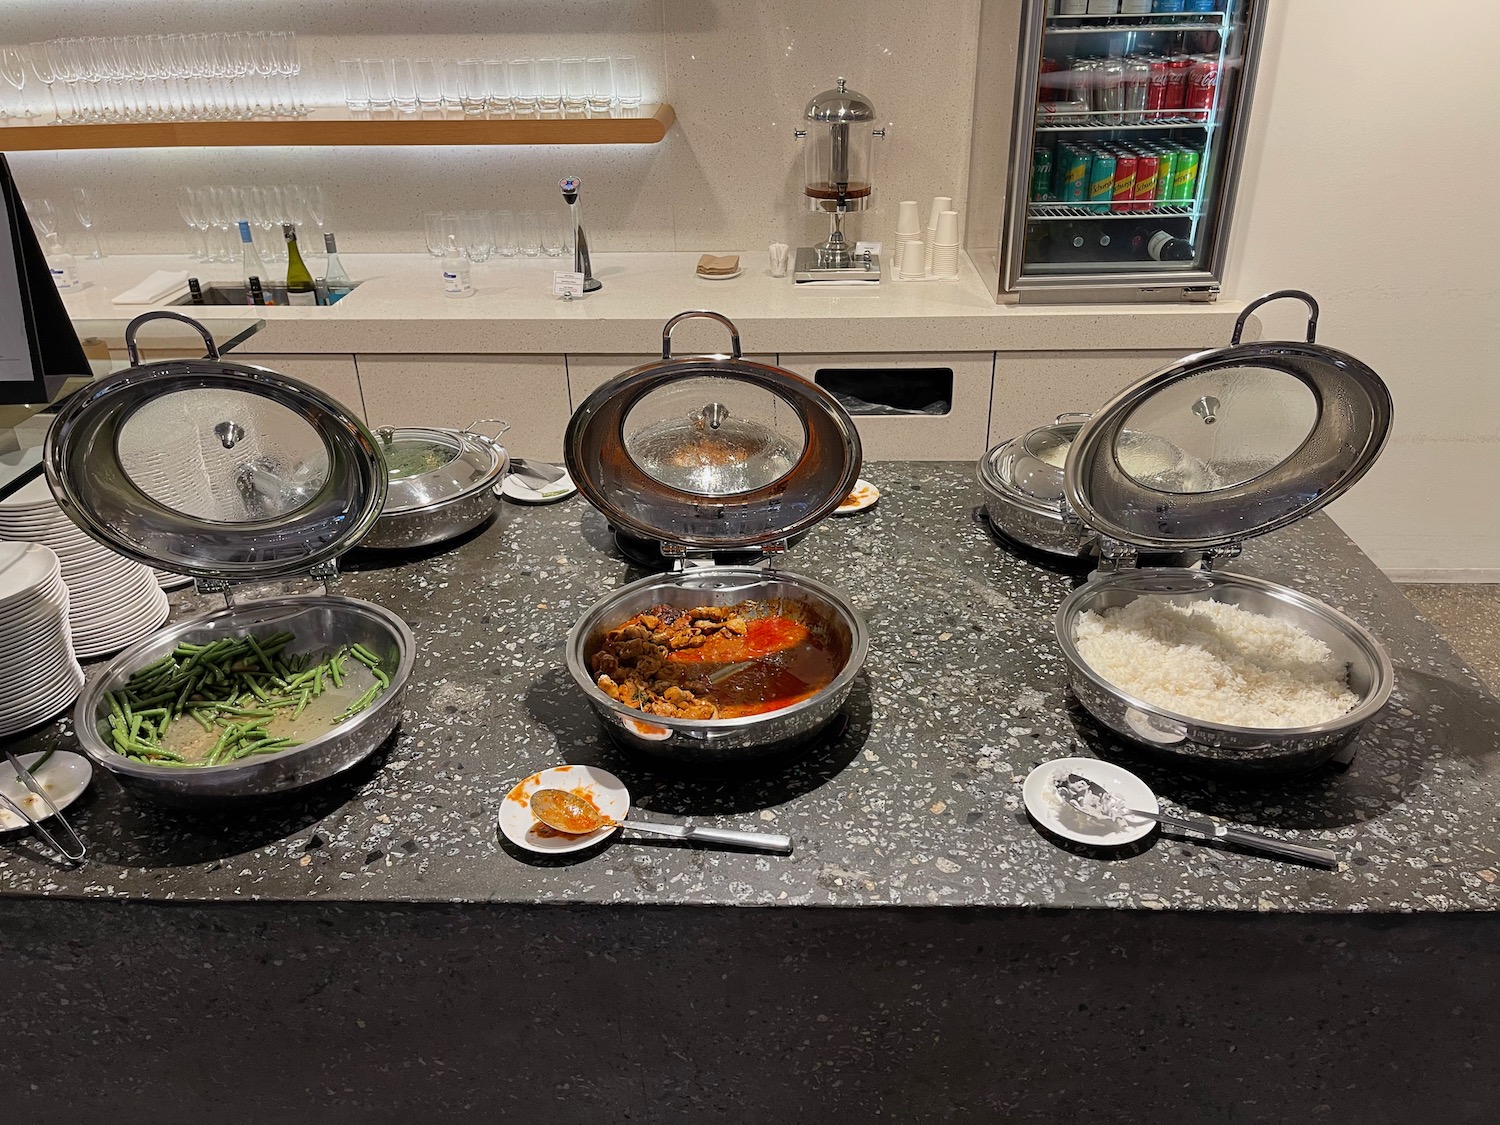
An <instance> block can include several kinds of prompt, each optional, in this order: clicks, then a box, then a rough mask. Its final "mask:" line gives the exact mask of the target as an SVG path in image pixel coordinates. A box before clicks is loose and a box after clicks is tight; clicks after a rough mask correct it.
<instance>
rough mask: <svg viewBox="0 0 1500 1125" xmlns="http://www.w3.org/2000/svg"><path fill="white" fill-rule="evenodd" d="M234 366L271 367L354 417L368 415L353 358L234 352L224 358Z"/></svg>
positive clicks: (350, 356) (349, 356)
mask: <svg viewBox="0 0 1500 1125" xmlns="http://www.w3.org/2000/svg"><path fill="white" fill-rule="evenodd" d="M225 358H226V359H231V360H233V361H234V362H235V363H248V364H250V365H252V366H254V367H269V368H270V369H271V370H272V371H277V372H280V373H281V374H282V375H290V376H291V377H292V378H294V379H301V380H302V381H303V382H304V383H311V384H312V385H313V386H314V387H317V388H318V390H320V391H322V392H324V393H325V394H328V395H331V396H332V397H334V398H335V399H337V400H338V401H339V402H341V403H343V404H344V406H345V407H346V408H347V409H348V410H349V411H350V412H351V413H352V414H354V415H355V417H357V418H360V419H363V418H364V416H365V403H364V397H363V396H362V395H361V394H360V390H359V373H358V371H357V370H356V369H355V366H354V357H353V356H352V355H269V354H264V353H258V352H233V353H232V354H230V355H227V356H226V357H225Z"/></svg>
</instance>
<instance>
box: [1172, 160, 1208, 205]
mask: <svg viewBox="0 0 1500 1125" xmlns="http://www.w3.org/2000/svg"><path fill="white" fill-rule="evenodd" d="M1200 162H1201V158H1200V157H1199V155H1198V153H1197V151H1196V150H1194V149H1190V148H1180V149H1178V150H1177V152H1176V153H1175V154H1174V159H1173V161H1172V195H1171V200H1172V202H1173V203H1191V202H1192V200H1193V195H1194V193H1195V190H1196V189H1197V187H1198V165H1199V163H1200Z"/></svg>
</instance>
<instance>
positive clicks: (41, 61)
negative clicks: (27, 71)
mask: <svg viewBox="0 0 1500 1125" xmlns="http://www.w3.org/2000/svg"><path fill="white" fill-rule="evenodd" d="M26 50H27V53H28V54H29V55H30V56H31V73H32V74H33V75H35V76H36V80H37V81H38V82H40V83H41V84H42V85H43V86H45V87H47V98H48V100H49V101H51V103H52V121H51V122H50V124H53V125H61V124H62V123H63V120H64V118H63V112H62V107H61V106H60V105H58V104H57V92H56V91H55V90H53V89H52V86H53V84H54V83H55V82H56V81H57V71H56V70H55V69H53V66H52V60H51V59H50V58H49V57H48V55H47V45H46V44H45V43H32V44H30V45H29V46H28V47H27V49H26ZM72 116H73V107H72V106H71V105H69V107H68V117H72Z"/></svg>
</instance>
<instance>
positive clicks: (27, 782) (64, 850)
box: [0, 749, 88, 863]
mask: <svg viewBox="0 0 1500 1125" xmlns="http://www.w3.org/2000/svg"><path fill="white" fill-rule="evenodd" d="M5 757H6V758H7V759H8V760H9V761H10V764H11V766H12V767H13V768H14V769H15V771H16V777H17V778H19V779H20V781H21V784H22V785H24V786H26V788H27V789H29V790H31V792H32V794H33V795H34V796H35V797H36V798H37V799H38V800H40V801H41V802H42V804H44V805H46V806H47V816H50V817H55V818H56V820H57V823H58V826H59V827H60V828H61V829H62V830H63V833H65V837H64V838H65V839H67V840H69V841H71V843H72V849H73V850H71V851H70V850H69V849H68V847H67V846H65V845H64V844H61V843H59V842H58V841H57V838H56V837H55V836H53V835H52V833H50V832H48V831H47V830H46V829H45V828H43V827H42V820H45V819H47V817H42V818H41V820H38V819H37V818H36V817H34V816H32V815H31V814H30V813H28V812H27V811H26V810H25V809H23V808H22V807H21V806H20V805H18V804H16V803H15V802H14V801H12V800H11V799H10V798H9V797H7V796H6V795H5V794H4V793H0V803H3V804H4V805H5V806H6V807H7V808H9V809H10V810H11V812H13V813H15V814H16V815H17V816H19V817H20V818H21V819H22V820H23V821H25V822H26V823H27V824H29V825H31V827H32V828H34V829H36V834H37V835H38V836H40V837H41V838H42V839H43V840H45V841H46V842H47V846H48V847H50V848H51V849H52V850H53V851H55V852H57V854H58V855H60V856H62V857H63V858H64V859H65V860H67V861H68V862H69V863H82V862H83V857H84V856H85V855H87V854H88V849H87V848H86V847H84V845H83V841H82V840H81V839H79V837H78V833H77V832H75V831H73V826H72V825H71V824H69V823H68V822H67V821H66V820H64V819H63V814H62V811H61V810H60V809H59V808H58V807H57V806H56V805H55V804H53V803H52V798H51V797H49V796H47V790H46V789H45V788H44V787H43V786H42V784H41V782H39V781H37V779H36V777H35V776H33V774H32V772H31V771H30V770H29V769H27V768H26V767H25V766H23V765H22V764H21V759H20V758H18V757H16V755H15V752H14V751H12V750H10V749H7V750H6V751H5Z"/></svg>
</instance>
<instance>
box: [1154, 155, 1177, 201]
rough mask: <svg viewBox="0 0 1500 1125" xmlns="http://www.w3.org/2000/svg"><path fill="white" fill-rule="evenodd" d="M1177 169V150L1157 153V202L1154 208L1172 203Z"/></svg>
mask: <svg viewBox="0 0 1500 1125" xmlns="http://www.w3.org/2000/svg"><path fill="white" fill-rule="evenodd" d="M1176 169H1177V150H1176V149H1171V148H1166V147H1165V146H1163V147H1162V148H1159V149H1157V152H1156V200H1155V201H1154V202H1153V203H1152V206H1153V207H1160V206H1161V205H1162V204H1163V203H1171V202H1172V173H1173V172H1174V171H1176Z"/></svg>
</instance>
